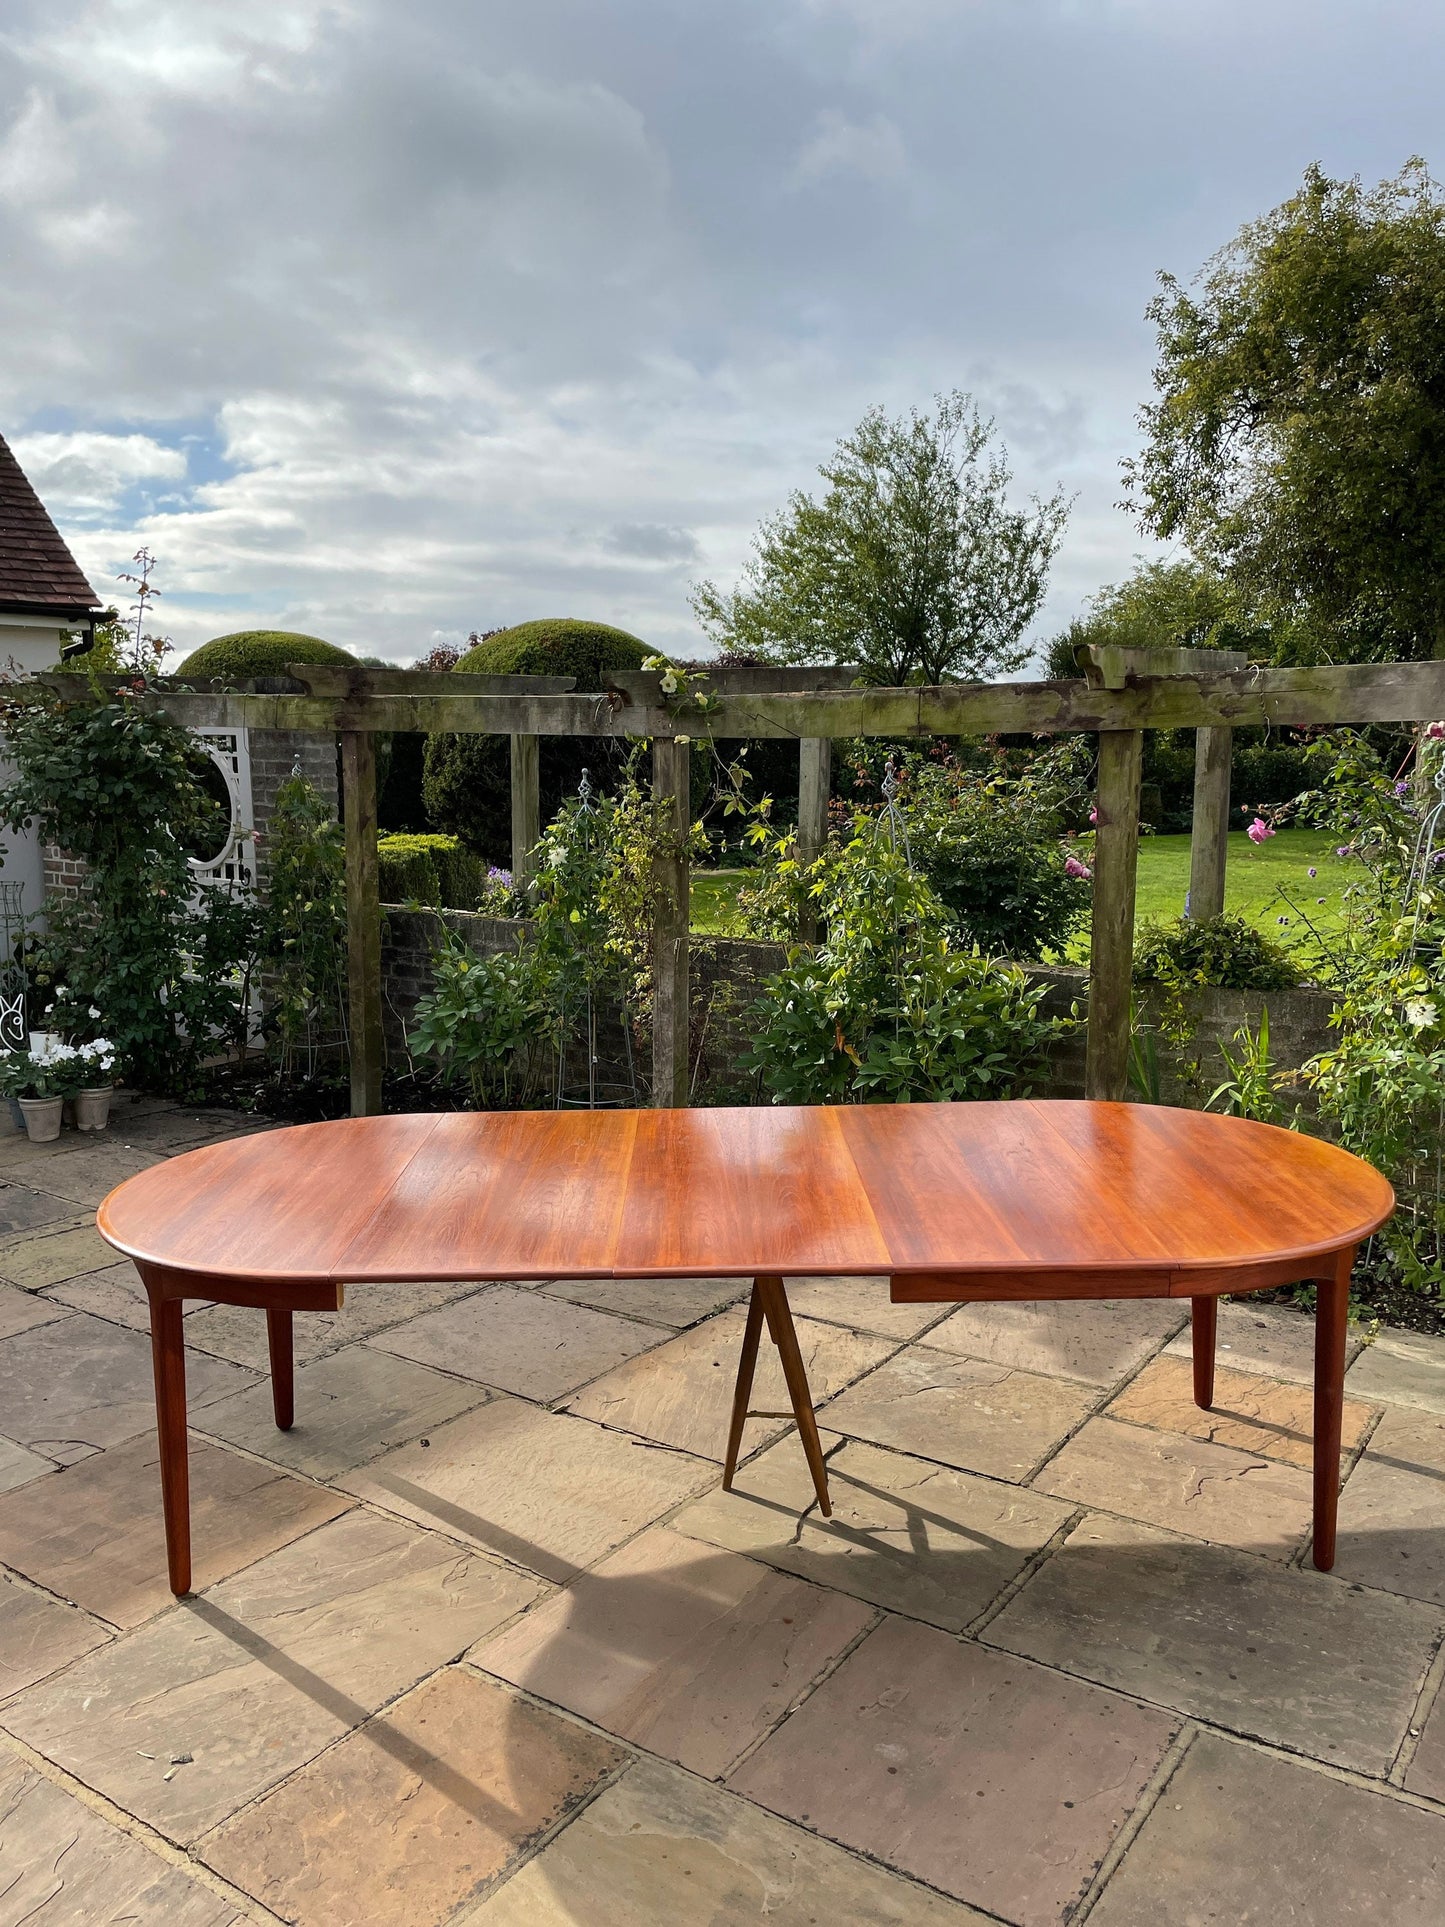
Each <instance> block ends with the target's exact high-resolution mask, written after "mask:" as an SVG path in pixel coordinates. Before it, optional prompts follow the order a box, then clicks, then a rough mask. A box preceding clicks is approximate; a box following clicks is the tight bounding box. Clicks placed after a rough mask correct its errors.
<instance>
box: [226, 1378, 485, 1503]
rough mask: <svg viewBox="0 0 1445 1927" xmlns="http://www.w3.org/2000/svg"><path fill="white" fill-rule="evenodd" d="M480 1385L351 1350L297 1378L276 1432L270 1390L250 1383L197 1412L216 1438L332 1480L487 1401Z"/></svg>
mask: <svg viewBox="0 0 1445 1927" xmlns="http://www.w3.org/2000/svg"><path fill="white" fill-rule="evenodd" d="M486 1396H487V1394H486V1391H485V1388H484V1387H482V1386H480V1385H471V1384H468V1383H467V1382H466V1381H465V1380H463V1379H459V1378H448V1377H447V1376H446V1375H445V1373H443V1372H434V1371H432V1370H430V1369H429V1368H428V1367H427V1366H425V1365H415V1364H413V1363H412V1361H411V1360H410V1359H408V1358H395V1357H393V1356H392V1355H391V1354H390V1353H389V1352H379V1351H373V1350H372V1349H371V1347H370V1346H368V1345H348V1346H346V1347H345V1348H344V1349H343V1350H341V1351H339V1352H331V1353H330V1354H328V1356H327V1357H325V1358H319V1359H317V1360H316V1362H315V1363H314V1364H312V1365H303V1366H302V1367H301V1369H300V1370H299V1371H298V1372H297V1374H296V1423H295V1424H294V1425H293V1426H292V1428H291V1430H290V1431H289V1432H282V1431H279V1430H278V1429H277V1426H276V1420H275V1416H274V1412H273V1407H272V1401H271V1387H270V1386H269V1385H253V1386H251V1387H250V1388H249V1389H248V1390H247V1391H244V1392H237V1393H235V1394H234V1395H233V1396H232V1397H230V1398H225V1399H221V1400H219V1401H218V1402H217V1403H216V1404H214V1405H209V1406H207V1408H206V1410H205V1411H204V1412H203V1413H198V1414H197V1418H198V1420H199V1422H200V1427H201V1429H202V1430H204V1431H205V1432H206V1433H208V1434H209V1435H210V1436H211V1437H213V1438H219V1439H226V1440H228V1441H229V1442H230V1443H231V1444H233V1445H243V1446H245V1447H246V1449H247V1450H248V1451H250V1452H259V1453H260V1455H261V1456H262V1457H263V1458H267V1459H274V1460H275V1461H276V1462H277V1463H278V1464H279V1465H289V1466H290V1467H291V1468H292V1469H293V1470H294V1471H297V1472H305V1473H308V1474H309V1475H310V1476H311V1477H312V1478H313V1479H335V1478H339V1477H340V1476H341V1474H342V1473H343V1472H350V1471H352V1470H353V1469H354V1468H355V1467H356V1466H358V1465H362V1464H364V1463H365V1462H366V1460H368V1459H375V1458H379V1457H380V1456H381V1454H382V1453H383V1452H390V1451H394V1450H395V1448H396V1447H397V1446H399V1445H403V1444H405V1443H406V1442H407V1440H409V1439H413V1438H416V1437H418V1436H419V1435H420V1434H421V1433H423V1432H428V1431H430V1430H431V1429H432V1427H434V1426H439V1425H444V1424H445V1423H446V1422H447V1420H448V1419H453V1418H456V1417H457V1416H458V1414H459V1413H462V1412H466V1411H469V1410H470V1409H471V1408H472V1407H473V1406H474V1405H479V1404H481V1403H482V1401H483V1400H484V1399H485V1398H486Z"/></svg>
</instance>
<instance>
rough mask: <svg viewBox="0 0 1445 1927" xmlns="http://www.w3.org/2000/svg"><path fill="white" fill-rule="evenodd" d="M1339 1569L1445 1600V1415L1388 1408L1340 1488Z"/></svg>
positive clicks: (1343, 1574) (1366, 1581)
mask: <svg viewBox="0 0 1445 1927" xmlns="http://www.w3.org/2000/svg"><path fill="white" fill-rule="evenodd" d="M1335 1571H1336V1572H1337V1573H1338V1574H1339V1576H1340V1578H1341V1579H1350V1580H1358V1581H1360V1583H1361V1584H1363V1585H1366V1586H1382V1587H1383V1588H1384V1589H1385V1590H1386V1591H1387V1592H1398V1593H1404V1594H1405V1595H1406V1596H1407V1597H1408V1598H1411V1599H1428V1600H1430V1601H1432V1602H1433V1603H1434V1604H1435V1605H1437V1606H1445V1418H1441V1417H1437V1416H1436V1414H1435V1413H1433V1412H1427V1411H1422V1410H1420V1409H1419V1408H1418V1407H1415V1406H1409V1405H1391V1406H1388V1407H1387V1408H1386V1410H1385V1415H1384V1417H1383V1418H1382V1419H1381V1420H1380V1423H1379V1425H1378V1426H1377V1427H1376V1429H1375V1433H1374V1436H1373V1437H1372V1438H1371V1440H1370V1444H1369V1449H1368V1450H1367V1451H1366V1453H1365V1455H1364V1457H1363V1458H1362V1459H1361V1460H1360V1462H1359V1464H1358V1465H1357V1466H1356V1467H1355V1469H1354V1471H1353V1472H1352V1473H1351V1474H1350V1477H1349V1480H1348V1482H1347V1483H1346V1485H1345V1488H1344V1491H1343V1492H1342V1493H1341V1494H1340V1524H1339V1543H1338V1546H1337V1549H1336V1559H1335Z"/></svg>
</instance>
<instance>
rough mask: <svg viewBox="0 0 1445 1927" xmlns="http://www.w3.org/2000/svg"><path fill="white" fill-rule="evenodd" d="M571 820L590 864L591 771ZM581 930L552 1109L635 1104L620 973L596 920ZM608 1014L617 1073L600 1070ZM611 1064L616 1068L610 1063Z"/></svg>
mask: <svg viewBox="0 0 1445 1927" xmlns="http://www.w3.org/2000/svg"><path fill="white" fill-rule="evenodd" d="M573 820H574V823H575V825H576V835H577V837H578V839H579V841H580V843H581V847H582V854H583V855H584V857H585V858H586V859H587V860H588V862H589V863H590V862H594V861H595V860H596V858H597V856H598V854H599V852H600V849H601V843H602V824H601V820H600V817H599V813H598V808H597V792H596V791H595V790H594V789H593V787H592V776H591V772H590V771H588V770H585V769H584V770H583V772H582V780H581V782H580V783H579V784H578V786H577V809H576V812H575V815H574V818H573ZM581 928H582V930H583V933H584V934H583V935H582V937H581V938H580V939H579V940H578V941H577V943H576V944H575V946H574V948H573V952H572V956H571V958H570V959H569V967H568V969H567V971H566V973H565V976H564V979H563V983H564V988H563V991H562V996H561V999H560V1003H559V1007H558V1027H557V1076H556V1081H555V1085H554V1088H553V1104H554V1108H555V1109H557V1110H559V1111H561V1110H589V1111H595V1110H604V1109H614V1108H625V1107H628V1106H635V1105H636V1104H637V1103H638V1102H639V1093H638V1087H637V1062H636V1056H635V1053H634V1049H633V1042H632V1023H631V1018H630V1014H629V1010H628V998H627V988H626V982H625V973H624V972H623V970H622V969H621V968H620V966H619V964H618V961H617V958H616V957H615V956H613V955H611V954H610V953H609V952H608V950H607V949H606V946H605V942H604V940H603V939H602V937H601V934H600V930H599V926H598V924H597V921H596V920H595V919H591V920H588V921H587V922H584V923H583V924H582V925H581ZM613 1013H615V1015H616V1019H617V1022H618V1028H619V1029H620V1031H621V1034H622V1035H621V1045H622V1050H621V1057H622V1067H623V1075H622V1076H621V1077H618V1076H616V1075H613V1076H607V1075H605V1074H604V1072H605V1070H606V1068H607V1067H606V1066H605V1065H604V1062H603V1057H602V1042H603V1037H602V1032H603V1028H604V1024H605V1021H606V1019H607V1017H608V1016H611V1015H612V1014H613ZM579 1046H580V1056H581V1060H582V1061H581V1064H580V1066H579V1064H578V1057H579ZM613 1068H614V1070H615V1068H616V1066H615V1064H614V1066H613ZM579 1073H580V1074H579Z"/></svg>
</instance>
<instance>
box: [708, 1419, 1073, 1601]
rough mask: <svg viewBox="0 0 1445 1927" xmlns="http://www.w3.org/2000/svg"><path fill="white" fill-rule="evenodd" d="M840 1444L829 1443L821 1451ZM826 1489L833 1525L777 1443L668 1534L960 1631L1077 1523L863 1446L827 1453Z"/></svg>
mask: <svg viewBox="0 0 1445 1927" xmlns="http://www.w3.org/2000/svg"><path fill="white" fill-rule="evenodd" d="M838 1443H839V1441H838V1440H837V1439H836V1438H835V1437H834V1435H833V1434H831V1433H825V1434H824V1447H825V1449H828V1448H829V1447H830V1446H834V1445H837V1444H838ZM828 1489H829V1494H830V1496H831V1498H832V1501H833V1516H832V1518H831V1519H825V1518H824V1517H823V1516H822V1514H821V1513H820V1512H819V1511H818V1506H817V1500H816V1498H815V1496H814V1493H813V1482H812V1480H811V1478H810V1477H809V1476H808V1468H807V1466H806V1464H805V1463H804V1461H803V1455H802V1453H801V1452H800V1451H799V1450H798V1446H797V1441H796V1440H794V1439H783V1440H781V1441H780V1442H779V1443H778V1444H777V1445H773V1446H769V1448H768V1450H767V1451H766V1452H763V1453H761V1454H760V1455H759V1456H758V1457H757V1458H756V1459H754V1460H752V1461H751V1463H750V1464H748V1465H745V1466H743V1467H742V1468H741V1470H740V1471H739V1473H738V1475H737V1478H736V1480H735V1481H734V1484H733V1489H732V1491H731V1492H724V1491H722V1490H721V1489H720V1488H719V1489H716V1490H714V1491H712V1492H709V1493H708V1494H707V1495H706V1496H705V1497H704V1498H702V1499H699V1500H698V1501H697V1503H696V1504H695V1505H690V1506H688V1507H686V1508H685V1510H684V1511H682V1512H680V1513H679V1514H678V1515H677V1517H676V1518H675V1519H674V1520H673V1521H672V1524H673V1525H674V1526H675V1528H676V1529H677V1530H678V1531H679V1532H686V1533H688V1534H690V1535H691V1536H692V1537H693V1538H695V1539H705V1540H707V1542H708V1543H709V1544H710V1545H717V1546H727V1547H728V1548H730V1550H732V1551H733V1552H744V1553H747V1554H749V1555H750V1556H751V1557H752V1558H754V1559H761V1560H763V1561H765V1562H766V1563H767V1564H768V1565H770V1566H777V1567H778V1568H779V1569H780V1570H781V1571H783V1572H793V1573H797V1574H798V1576H799V1577H800V1578H803V1579H813V1580H816V1581H817V1583H818V1584H819V1585H823V1586H835V1587H837V1589H838V1590H839V1591H840V1592H849V1593H853V1594H854V1595H855V1596H856V1597H857V1598H859V1599H867V1600H869V1601H870V1602H871V1603H872V1604H873V1605H875V1606H886V1607H889V1608H890V1609H891V1610H893V1611H894V1612H900V1613H905V1614H907V1615H908V1616H909V1617H910V1618H913V1619H924V1620H927V1621H928V1622H929V1624H930V1625H934V1626H942V1627H944V1628H945V1629H946V1630H948V1631H950V1632H961V1631H962V1630H963V1628H964V1627H965V1626H966V1625H968V1623H969V1622H970V1620H972V1619H975V1618H977V1616H978V1614H979V1613H981V1612H982V1611H983V1610H984V1608H985V1607H986V1606H987V1605H989V1604H990V1602H991V1601H992V1600H994V1599H996V1598H997V1597H998V1595H999V1594H1000V1593H1001V1592H1002V1591H1003V1589H1004V1587H1005V1586H1007V1585H1008V1584H1010V1583H1011V1581H1012V1580H1014V1579H1015V1578H1016V1577H1017V1576H1018V1574H1019V1573H1020V1572H1021V1571H1022V1570H1023V1568H1024V1566H1025V1565H1026V1564H1027V1563H1028V1560H1029V1558H1030V1556H1031V1555H1032V1554H1033V1553H1035V1552H1036V1551H1037V1550H1038V1549H1039V1547H1040V1546H1042V1545H1044V1544H1046V1543H1047V1541H1048V1540H1049V1539H1050V1538H1051V1537H1052V1535H1053V1534H1054V1533H1055V1532H1056V1531H1057V1530H1058V1529H1059V1527H1060V1526H1062V1525H1063V1524H1064V1523H1065V1521H1067V1520H1068V1519H1069V1518H1071V1517H1072V1515H1073V1508H1072V1507H1071V1506H1068V1505H1063V1504H1061V1503H1059V1501H1057V1500H1055V1499H1049V1498H1045V1497H1044V1496H1043V1495H1042V1494H1038V1493H1033V1492H1021V1491H1019V1490H1018V1488H1017V1487H1016V1486H1011V1485H1000V1484H997V1483H995V1482H994V1481H993V1480H991V1479H983V1478H979V1477H977V1476H976V1475H975V1474H973V1473H968V1472H957V1471H954V1470H953V1469H952V1468H950V1467H948V1466H943V1465H931V1464H929V1463H928V1461H927V1460H924V1459H914V1458H909V1457H908V1456H907V1455H906V1454H904V1453H901V1452H884V1451H881V1450H879V1448H878V1447H877V1446H873V1445H865V1444H862V1443H861V1442H858V1441H849V1442H847V1443H845V1444H843V1445H842V1449H841V1450H840V1451H834V1452H832V1454H831V1456H830V1458H829V1460H828Z"/></svg>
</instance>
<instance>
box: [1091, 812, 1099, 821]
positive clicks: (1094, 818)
mask: <svg viewBox="0 0 1445 1927" xmlns="http://www.w3.org/2000/svg"><path fill="white" fill-rule="evenodd" d="M1098 820H1099V812H1098V811H1097V810H1096V809H1095V810H1090V811H1089V821H1090V822H1091V823H1097V822H1098Z"/></svg>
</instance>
